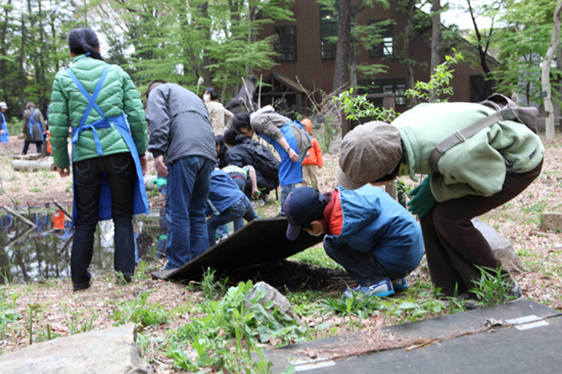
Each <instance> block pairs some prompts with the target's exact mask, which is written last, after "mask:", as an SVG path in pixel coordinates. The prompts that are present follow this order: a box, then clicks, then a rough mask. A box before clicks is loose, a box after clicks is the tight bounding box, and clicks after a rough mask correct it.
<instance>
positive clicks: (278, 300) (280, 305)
mask: <svg viewBox="0 0 562 374" xmlns="http://www.w3.org/2000/svg"><path fill="white" fill-rule="evenodd" d="M260 290H265V295H264V297H262V298H261V299H259V301H258V303H260V304H261V305H264V304H265V302H266V301H269V300H272V301H273V304H274V305H275V306H277V310H279V311H280V312H282V313H285V314H286V315H287V316H289V317H291V318H292V319H294V320H296V321H297V322H299V323H300V320H299V317H298V316H297V314H296V313H295V311H294V310H293V306H292V305H291V303H289V300H287V298H286V297H285V296H283V295H282V294H281V292H279V291H277V290H276V289H275V288H273V287H271V286H270V285H269V284H267V283H265V282H258V283H256V285H255V286H254V287H253V288H252V289H251V290H250V292H249V293H248V295H247V296H246V297H245V298H244V308H246V309H250V308H251V307H252V303H251V301H250V300H252V299H255V298H256V297H257V294H258V291H260ZM273 309H274V308H271V309H268V310H267V312H268V313H269V314H271V313H272V311H273Z"/></svg>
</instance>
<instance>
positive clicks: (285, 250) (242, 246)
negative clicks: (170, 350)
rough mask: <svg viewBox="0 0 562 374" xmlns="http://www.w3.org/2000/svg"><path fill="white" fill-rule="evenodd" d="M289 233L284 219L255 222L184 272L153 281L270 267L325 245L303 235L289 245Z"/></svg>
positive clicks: (165, 274)
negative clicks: (264, 266)
mask: <svg viewBox="0 0 562 374" xmlns="http://www.w3.org/2000/svg"><path fill="white" fill-rule="evenodd" d="M286 231H287V219H286V218H285V217H277V218H262V219H259V220H254V221H252V222H250V223H248V224H247V225H245V226H244V227H243V228H242V229H240V230H238V231H237V232H235V233H234V234H233V235H231V236H229V237H228V238H227V239H226V240H224V241H222V242H220V243H219V244H217V245H215V246H214V247H211V248H210V249H209V250H208V251H206V252H204V253H202V254H201V255H200V256H199V257H197V258H195V259H194V260H192V261H191V262H189V263H187V264H185V265H184V266H182V267H181V268H178V269H174V270H161V271H155V272H153V273H152V277H153V278H155V279H169V280H189V279H196V278H198V277H200V276H201V275H202V274H203V272H204V271H205V270H206V269H207V268H209V267H210V268H213V269H216V270H218V271H221V270H229V269H242V268H246V267H249V266H253V265H259V264H265V263H271V262H275V261H277V260H281V259H284V258H287V257H290V256H292V255H294V254H296V253H299V252H301V251H304V250H305V249H307V248H310V247H312V246H314V245H315V244H318V243H320V242H321V241H322V237H315V236H311V235H308V234H307V233H305V232H301V235H300V236H299V237H298V238H297V240H295V241H290V240H288V239H287V237H286V236H285V233H286Z"/></svg>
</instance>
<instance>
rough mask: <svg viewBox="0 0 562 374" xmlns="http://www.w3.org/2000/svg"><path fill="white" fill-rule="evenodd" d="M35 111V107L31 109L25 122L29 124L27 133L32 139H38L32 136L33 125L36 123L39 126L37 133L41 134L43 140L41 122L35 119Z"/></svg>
mask: <svg viewBox="0 0 562 374" xmlns="http://www.w3.org/2000/svg"><path fill="white" fill-rule="evenodd" d="M36 113H37V109H35V110H34V111H33V114H32V115H31V117H30V118H29V122H27V124H28V125H29V135H31V139H33V140H34V141H38V140H36V139H35V138H33V125H37V127H39V134H41V141H42V142H43V141H45V139H44V138H43V129H42V128H41V123H40V122H37V121H36V120H35V114H36Z"/></svg>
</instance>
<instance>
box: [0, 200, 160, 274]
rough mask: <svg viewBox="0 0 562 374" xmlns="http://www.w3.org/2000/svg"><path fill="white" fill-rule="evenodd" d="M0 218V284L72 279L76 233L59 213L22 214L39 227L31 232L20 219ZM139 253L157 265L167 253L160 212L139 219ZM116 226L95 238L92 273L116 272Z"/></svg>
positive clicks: (106, 225) (103, 227)
mask: <svg viewBox="0 0 562 374" xmlns="http://www.w3.org/2000/svg"><path fill="white" fill-rule="evenodd" d="M4 213H5V214H4V215H0V227H1V230H2V232H1V233H0V284H5V283H7V282H10V283H28V282H37V281H41V280H45V279H48V278H65V277H70V250H71V247H72V238H73V234H74V229H72V228H71V227H70V226H71V222H70V220H68V219H65V216H64V214H63V213H62V211H59V210H47V211H46V210H45V209H41V210H34V209H30V210H29V213H27V214H22V215H23V216H24V217H25V218H27V219H28V220H30V221H31V222H34V223H35V224H36V225H37V227H36V228H29V226H28V225H26V224H25V223H23V222H22V221H21V220H20V219H18V218H17V217H14V216H12V215H11V214H7V213H6V212H4ZM133 231H134V233H135V244H136V246H135V252H136V258H137V261H140V260H146V261H153V260H154V259H155V258H157V257H158V255H159V254H158V251H159V247H160V252H163V250H164V248H165V240H161V241H158V238H159V237H160V233H161V231H160V225H159V214H158V212H156V213H152V214H151V215H150V216H135V219H134V224H133ZM113 236H114V232H113V222H112V221H103V222H100V223H99V224H98V226H97V229H96V233H95V235H94V255H93V257H92V263H91V265H90V268H89V269H90V272H92V273H94V274H104V273H108V272H109V273H112V272H113V249H114V243H113Z"/></svg>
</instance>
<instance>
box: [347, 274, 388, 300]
mask: <svg viewBox="0 0 562 374" xmlns="http://www.w3.org/2000/svg"><path fill="white" fill-rule="evenodd" d="M355 294H363V295H365V296H379V297H385V296H390V295H394V288H392V282H391V281H390V279H388V278H385V279H383V280H382V281H380V282H379V283H376V284H373V285H371V286H365V287H363V286H361V285H360V284H359V285H357V287H355V288H350V287H348V288H347V289H346V290H345V291H344V293H343V297H345V298H347V299H348V298H350V297H353V296H354V295H355Z"/></svg>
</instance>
